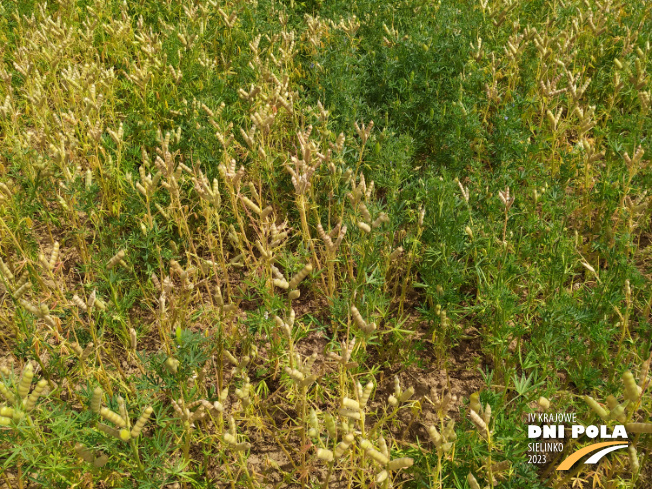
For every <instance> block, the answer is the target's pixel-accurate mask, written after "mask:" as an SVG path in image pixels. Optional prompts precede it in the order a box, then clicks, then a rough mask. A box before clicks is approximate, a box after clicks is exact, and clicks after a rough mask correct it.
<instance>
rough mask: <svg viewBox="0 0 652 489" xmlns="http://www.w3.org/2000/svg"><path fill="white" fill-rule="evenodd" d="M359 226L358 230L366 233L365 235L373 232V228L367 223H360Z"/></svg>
mask: <svg viewBox="0 0 652 489" xmlns="http://www.w3.org/2000/svg"><path fill="white" fill-rule="evenodd" d="M357 225H358V228H360V230H362V231H364V232H365V233H370V232H371V226H369V224H367V223H366V222H362V221H358V222H357Z"/></svg>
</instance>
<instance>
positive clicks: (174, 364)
mask: <svg viewBox="0 0 652 489" xmlns="http://www.w3.org/2000/svg"><path fill="white" fill-rule="evenodd" d="M164 366H165V368H166V370H167V371H168V372H170V373H171V374H176V373H177V370H178V369H179V360H177V359H176V358H173V357H168V359H167V360H165V363H164Z"/></svg>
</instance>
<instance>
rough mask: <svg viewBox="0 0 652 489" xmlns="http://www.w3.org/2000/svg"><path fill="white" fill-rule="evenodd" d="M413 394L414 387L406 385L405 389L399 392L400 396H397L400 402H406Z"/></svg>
mask: <svg viewBox="0 0 652 489" xmlns="http://www.w3.org/2000/svg"><path fill="white" fill-rule="evenodd" d="M413 395H414V387H408V388H407V390H405V391H404V392H402V393H401V397H399V399H398V400H399V401H401V402H407V401H409V400H410V398H411V397H412V396H413Z"/></svg>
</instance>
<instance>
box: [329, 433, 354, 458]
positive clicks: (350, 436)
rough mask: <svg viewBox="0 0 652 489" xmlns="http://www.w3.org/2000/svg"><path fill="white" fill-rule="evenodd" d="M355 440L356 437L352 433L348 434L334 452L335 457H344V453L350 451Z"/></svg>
mask: <svg viewBox="0 0 652 489" xmlns="http://www.w3.org/2000/svg"><path fill="white" fill-rule="evenodd" d="M354 439H355V437H354V436H353V434H351V433H347V434H346V435H344V438H343V439H342V441H341V442H339V443H338V444H337V446H336V447H335V450H334V451H333V455H335V458H340V457H341V456H342V455H344V452H346V451H347V450H348V449H349V447H350V446H351V444H352V443H353V440H354Z"/></svg>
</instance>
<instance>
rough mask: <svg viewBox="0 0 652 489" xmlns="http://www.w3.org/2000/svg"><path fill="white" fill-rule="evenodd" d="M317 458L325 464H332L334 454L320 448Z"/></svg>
mask: <svg viewBox="0 0 652 489" xmlns="http://www.w3.org/2000/svg"><path fill="white" fill-rule="evenodd" d="M317 458H318V459H319V460H323V461H324V462H332V461H333V452H331V451H330V450H327V449H325V448H318V449H317Z"/></svg>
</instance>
